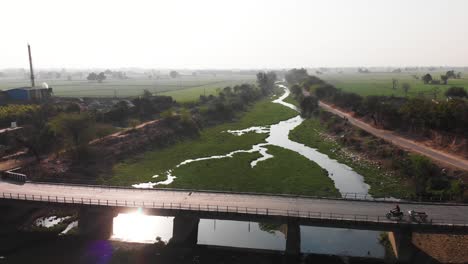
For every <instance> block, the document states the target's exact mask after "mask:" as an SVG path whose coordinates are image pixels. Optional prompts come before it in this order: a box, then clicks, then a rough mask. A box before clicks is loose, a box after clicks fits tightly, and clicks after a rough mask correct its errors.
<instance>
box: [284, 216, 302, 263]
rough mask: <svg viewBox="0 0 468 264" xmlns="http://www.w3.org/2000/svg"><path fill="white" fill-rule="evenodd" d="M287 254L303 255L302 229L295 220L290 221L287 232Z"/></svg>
mask: <svg viewBox="0 0 468 264" xmlns="http://www.w3.org/2000/svg"><path fill="white" fill-rule="evenodd" d="M286 254H287V255H292V256H299V255H300V254H301V228H300V226H299V223H298V222H297V221H294V220H289V221H288V228H287V232H286Z"/></svg>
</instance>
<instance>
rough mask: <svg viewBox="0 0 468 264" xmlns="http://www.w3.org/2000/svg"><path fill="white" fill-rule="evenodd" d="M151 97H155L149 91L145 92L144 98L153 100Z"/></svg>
mask: <svg viewBox="0 0 468 264" xmlns="http://www.w3.org/2000/svg"><path fill="white" fill-rule="evenodd" d="M151 96H153V94H152V93H151V92H150V91H148V90H146V89H145V90H143V98H151Z"/></svg>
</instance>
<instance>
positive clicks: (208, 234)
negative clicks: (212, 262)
mask: <svg viewBox="0 0 468 264" xmlns="http://www.w3.org/2000/svg"><path fill="white" fill-rule="evenodd" d="M198 244H203V245H217V246H228V247H240V248H255V249H272V250H284V249H285V247H286V239H285V235H284V234H283V233H282V232H280V231H278V230H272V231H270V232H267V231H264V230H262V229H260V226H259V224H258V223H252V222H241V221H227V220H208V219H202V220H200V224H199V227H198Z"/></svg>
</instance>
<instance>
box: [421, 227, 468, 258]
mask: <svg viewBox="0 0 468 264" xmlns="http://www.w3.org/2000/svg"><path fill="white" fill-rule="evenodd" d="M413 244H414V245H415V246H416V247H417V248H418V249H419V250H421V251H422V252H424V253H425V254H427V255H428V256H430V258H432V259H434V260H436V261H438V262H439V263H468V236H467V235H443V234H418V233H413Z"/></svg>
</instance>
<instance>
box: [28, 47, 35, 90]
mask: <svg viewBox="0 0 468 264" xmlns="http://www.w3.org/2000/svg"><path fill="white" fill-rule="evenodd" d="M28 53H29V71H30V72H31V87H33V88H34V86H36V84H35V83H34V71H33V65H32V57H31V46H29V43H28Z"/></svg>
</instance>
